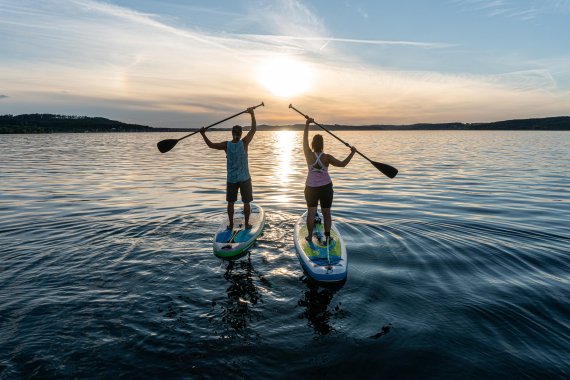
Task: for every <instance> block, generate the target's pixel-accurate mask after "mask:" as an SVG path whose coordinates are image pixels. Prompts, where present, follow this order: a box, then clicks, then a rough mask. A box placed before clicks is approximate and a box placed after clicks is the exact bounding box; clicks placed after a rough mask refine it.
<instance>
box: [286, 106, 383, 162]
mask: <svg viewBox="0 0 570 380" xmlns="http://www.w3.org/2000/svg"><path fill="white" fill-rule="evenodd" d="M289 108H293V109H294V110H295V111H297V112H298V113H299V114H301V115H303V116H304V117H305V119H309V116H307V115H305V114H304V113H303V112H301V111H299V110H298V109H297V108H295V107H293V105H292V104H289ZM313 123H315V125H316V126H317V127H319V128H321V129H322V130H323V131H326V132H328V133H330V134H331V136H333V137H334V138H335V139H337V140H338V141H340V142H341V143H343V144H344V145H346V146H347V147H349V148H350V144H349V143H347V142H346V141H344V140H343V139H341V138H340V137H338V136H337V135H335V134H334V133H332V132H331V131H329V130H328V129H326V128H325V127H323V126H322V125H320V124H319V123H317V122H316V121H315V120H313ZM356 153H358V154H360V155H361V156H362V157H364V158H365V159H366V160H368V161H369V162H370V163H371V164H373V163H374V162H373V161H372V160H371V159H370V158H368V157H366V156H365V155H364V154H362V153H360V152H359V151H358V149H356Z"/></svg>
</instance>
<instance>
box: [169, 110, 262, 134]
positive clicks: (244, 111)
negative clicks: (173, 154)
mask: <svg viewBox="0 0 570 380" xmlns="http://www.w3.org/2000/svg"><path fill="white" fill-rule="evenodd" d="M262 106H265V104H264V103H263V102H261V103H259V104H258V105H256V106H253V107H251V108H253V109H256V108H257V107H262ZM243 113H247V110H243V111H241V112H238V113H236V114H235V115H232V116H230V117H226V118H225V119H224V120H220V121H217V122H215V123H214V124H210V125H208V126H207V127H204V129H208V128H211V127H213V126H214V125H218V124H220V123H223V122H224V121H228V120H230V119H233V118H234V117H236V116H239V115H241V114H243ZM198 132H200V131H199V130H198V131H195V132H192V133H190V134H189V135H186V136H184V137H181V138H179V139H178V141H180V140H184V139H185V138H187V137H190V136H192V135H195V134H196V133H198Z"/></svg>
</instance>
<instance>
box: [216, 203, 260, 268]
mask: <svg viewBox="0 0 570 380" xmlns="http://www.w3.org/2000/svg"><path fill="white" fill-rule="evenodd" d="M249 224H251V225H252V227H251V228H249V229H245V217H244V214H243V208H242V209H241V210H239V211H236V212H235V213H234V225H233V229H232V230H229V229H228V228H227V227H228V225H229V221H228V219H227V218H226V219H225V220H224V222H223V223H222V224H221V225H220V226H219V228H218V230H217V231H216V234H215V235H214V254H215V255H216V256H218V257H224V258H230V257H234V256H238V255H240V254H241V253H243V252H244V251H246V250H247V249H248V248H249V247H250V246H251V245H252V244H253V243H254V242H255V240H256V239H257V238H258V237H259V235H261V232H262V231H263V227H264V225H265V212H264V211H263V208H262V207H261V206H258V205H256V204H255V203H251V214H250V217H249Z"/></svg>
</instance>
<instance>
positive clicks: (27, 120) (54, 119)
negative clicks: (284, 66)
mask: <svg viewBox="0 0 570 380" xmlns="http://www.w3.org/2000/svg"><path fill="white" fill-rule="evenodd" d="M324 126H325V127H326V128H328V129H331V130H355V131H356V130H365V131H367V130H379V131H388V130H398V131H407V130H530V131H547V130H556V131H568V130H570V116H555V117H545V118H533V119H513V120H503V121H495V122H489V123H461V122H454V123H417V124H410V125H389V124H371V125H341V124H334V125H328V124H325V125H324ZM303 128H304V124H293V125H267V124H261V125H258V130H260V131H276V130H297V131H298V130H303ZM225 129H226V128H215V129H214V128H212V130H225ZM196 130H197V128H156V127H150V126H147V125H139V124H127V123H123V122H120V121H116V120H110V119H106V118H103V117H88V116H73V115H71V116H69V115H54V114H22V115H17V116H14V115H0V134H9V133H85V132H191V131H196Z"/></svg>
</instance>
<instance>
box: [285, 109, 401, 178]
mask: <svg viewBox="0 0 570 380" xmlns="http://www.w3.org/2000/svg"><path fill="white" fill-rule="evenodd" d="M289 108H292V109H294V110H295V111H297V112H298V113H299V114H301V115H302V116H304V117H305V119H309V116H307V115H305V114H304V113H302V112H301V111H299V110H298V109H297V108H295V107H293V104H289ZM313 123H315V125H316V126H318V127H319V128H321V129H322V130H324V131H325V132H328V133H329V134H330V135H332V136H333V137H334V138H335V139H337V140H338V141H340V142H341V143H343V144H344V145H346V146H347V147H349V148H350V145H349V144H348V143H347V142H346V141H344V140H342V139H341V138H340V137H338V136H337V135H335V134H334V133H332V132H331V131H329V130H328V129H326V128H325V127H323V126H322V125H320V124H319V123H317V122H316V121H314V120H313ZM356 153H358V154H360V155H361V156H362V157H364V158H365V159H366V160H368V161H369V162H370V163H371V164H372V165H374V167H375V168H376V169H378V170H380V171H381V172H382V173H383V174H384V175H386V176H387V177H389V178H394V177H395V176H396V174H398V169H396V168H395V167H393V166H390V165H388V164H383V163H381V162H376V161H372V160H371V159H370V158H368V157H366V156H365V155H364V154H362V153H360V152H359V151H358V149H357V150H356Z"/></svg>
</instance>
